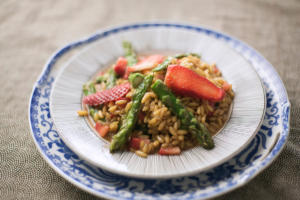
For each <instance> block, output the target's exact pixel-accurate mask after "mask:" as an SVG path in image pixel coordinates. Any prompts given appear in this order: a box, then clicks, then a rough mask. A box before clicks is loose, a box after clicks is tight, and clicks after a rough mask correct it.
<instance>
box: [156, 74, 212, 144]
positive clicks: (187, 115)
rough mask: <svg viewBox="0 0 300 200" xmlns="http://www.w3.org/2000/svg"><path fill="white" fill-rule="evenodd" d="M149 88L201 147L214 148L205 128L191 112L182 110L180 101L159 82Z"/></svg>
mask: <svg viewBox="0 0 300 200" xmlns="http://www.w3.org/2000/svg"><path fill="white" fill-rule="evenodd" d="M151 88H152V90H153V92H154V93H155V94H156V95H157V96H158V98H159V99H160V100H161V101H162V102H163V104H165V105H166V106H167V107H168V108H169V109H170V110H171V112H172V113H173V114H175V115H176V116H177V117H178V118H179V120H180V122H181V125H182V128H184V129H187V130H189V131H190V132H191V133H192V134H193V135H195V136H196V138H197V140H198V142H199V144H200V145H201V146H203V147H204V148H205V149H212V148H213V147H214V142H213V140H212V137H211V135H210V133H209V132H208V130H207V128H206V127H205V126H204V125H203V124H202V123H200V122H198V121H197V119H196V118H195V117H194V115H193V114H192V113H191V112H189V111H188V110H187V109H186V108H184V106H183V105H182V104H181V102H180V100H179V99H178V98H176V97H175V95H174V94H173V93H172V92H171V91H170V90H169V89H168V87H167V86H166V85H165V84H164V83H163V82H162V81H161V80H157V81H155V83H154V84H153V85H152V87H151Z"/></svg>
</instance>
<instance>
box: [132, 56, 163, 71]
mask: <svg viewBox="0 0 300 200" xmlns="http://www.w3.org/2000/svg"><path fill="white" fill-rule="evenodd" d="M163 61H164V56H163V55H151V56H147V57H146V58H144V59H142V60H141V61H140V62H138V63H137V64H136V65H134V66H131V67H128V68H130V70H129V71H131V72H132V71H143V70H147V69H152V68H154V67H155V66H156V65H157V64H160V63H162V62H163Z"/></svg>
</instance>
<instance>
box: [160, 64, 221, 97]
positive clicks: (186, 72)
mask: <svg viewBox="0 0 300 200" xmlns="http://www.w3.org/2000/svg"><path fill="white" fill-rule="evenodd" d="M165 83H166V85H167V86H168V87H169V88H170V89H171V90H172V91H173V92H175V93H176V94H178V95H182V96H190V97H194V98H199V99H200V98H203V99H207V100H210V101H220V100H222V99H223V97H224V95H225V92H224V90H223V89H221V88H218V87H217V86H215V85H214V84H213V83H212V82H210V81H209V80H208V79H206V78H204V77H202V76H200V75H198V74H197V73H196V72H194V71H193V70H190V69H188V68H186V67H182V66H180V65H170V66H169V67H168V70H167V74H166V76H165Z"/></svg>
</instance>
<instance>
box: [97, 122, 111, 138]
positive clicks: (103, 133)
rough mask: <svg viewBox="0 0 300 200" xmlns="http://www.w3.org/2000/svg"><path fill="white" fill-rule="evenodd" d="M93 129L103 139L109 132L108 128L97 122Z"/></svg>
mask: <svg viewBox="0 0 300 200" xmlns="http://www.w3.org/2000/svg"><path fill="white" fill-rule="evenodd" d="M95 129H96V131H97V132H98V134H99V135H100V136H101V137H104V136H106V135H107V133H108V132H109V126H108V125H105V124H101V123H99V122H97V123H96V125H95Z"/></svg>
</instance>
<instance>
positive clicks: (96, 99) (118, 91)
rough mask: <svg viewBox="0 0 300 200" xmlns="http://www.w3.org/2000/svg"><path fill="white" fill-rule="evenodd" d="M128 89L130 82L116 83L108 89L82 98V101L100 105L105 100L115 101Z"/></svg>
mask: <svg viewBox="0 0 300 200" xmlns="http://www.w3.org/2000/svg"><path fill="white" fill-rule="evenodd" d="M129 90H130V83H124V84H122V85H117V86H115V87H113V88H111V89H109V90H104V91H101V92H97V93H95V94H90V95H88V96H86V97H84V98H83V103H84V104H88V105H91V106H96V105H100V104H103V103H106V102H110V101H115V100H117V99H119V98H121V97H123V96H125V95H126V94H127V93H128V92H129Z"/></svg>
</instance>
